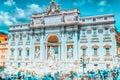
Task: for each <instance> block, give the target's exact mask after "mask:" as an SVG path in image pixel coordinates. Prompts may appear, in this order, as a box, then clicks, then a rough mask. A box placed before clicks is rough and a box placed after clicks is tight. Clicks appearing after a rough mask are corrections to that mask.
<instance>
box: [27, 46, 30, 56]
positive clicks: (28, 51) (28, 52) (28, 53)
mask: <svg viewBox="0 0 120 80" xmlns="http://www.w3.org/2000/svg"><path fill="white" fill-rule="evenodd" d="M29 55H30V50H29V48H28V47H27V48H26V56H29Z"/></svg>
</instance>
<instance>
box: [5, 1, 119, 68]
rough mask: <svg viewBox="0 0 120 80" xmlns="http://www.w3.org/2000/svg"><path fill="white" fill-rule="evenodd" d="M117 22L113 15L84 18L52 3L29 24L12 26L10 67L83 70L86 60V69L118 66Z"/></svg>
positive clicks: (77, 12)
mask: <svg viewBox="0 0 120 80" xmlns="http://www.w3.org/2000/svg"><path fill="white" fill-rule="evenodd" d="M114 22H115V21H114V15H113V14H107V15H98V16H90V17H81V16H80V12H79V10H78V9H74V10H60V8H59V5H57V4H56V3H55V2H54V1H52V2H51V4H50V6H49V7H47V11H46V12H45V13H40V14H33V15H32V18H31V22H30V23H24V24H15V25H11V26H10V29H9V31H10V33H9V49H8V59H7V61H8V62H7V63H8V64H7V65H13V66H15V67H17V68H20V67H21V66H30V65H33V64H35V65H36V67H40V68H41V66H48V67H50V69H51V67H54V68H60V69H71V68H74V69H79V70H81V69H82V67H81V65H82V64H81V59H82V57H84V59H85V65H86V66H85V67H86V68H85V69H86V70H87V69H91V70H92V69H95V68H96V69H97V68H108V67H113V66H116V63H115V62H114V56H115V55H116V53H117V51H116V50H117V49H116V40H115V27H114ZM83 54H84V55H83Z"/></svg>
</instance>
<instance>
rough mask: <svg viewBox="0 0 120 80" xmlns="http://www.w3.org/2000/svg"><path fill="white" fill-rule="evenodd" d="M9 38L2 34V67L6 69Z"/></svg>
mask: <svg viewBox="0 0 120 80" xmlns="http://www.w3.org/2000/svg"><path fill="white" fill-rule="evenodd" d="M7 39H8V36H7V35H5V34H3V33H2V34H1V33H0V67H1V68H2V67H5V63H6V57H7V53H8V42H7Z"/></svg>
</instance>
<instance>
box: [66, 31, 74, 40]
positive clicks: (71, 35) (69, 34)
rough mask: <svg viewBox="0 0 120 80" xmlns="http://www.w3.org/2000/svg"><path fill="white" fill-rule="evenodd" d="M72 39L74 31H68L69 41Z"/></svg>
mask: <svg viewBox="0 0 120 80" xmlns="http://www.w3.org/2000/svg"><path fill="white" fill-rule="evenodd" d="M72 39H73V33H72V32H71V33H68V35H67V41H70V40H72Z"/></svg>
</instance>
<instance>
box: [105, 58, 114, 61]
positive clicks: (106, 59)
mask: <svg viewBox="0 0 120 80" xmlns="http://www.w3.org/2000/svg"><path fill="white" fill-rule="evenodd" d="M112 60H113V58H111V57H105V58H104V61H112Z"/></svg>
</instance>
